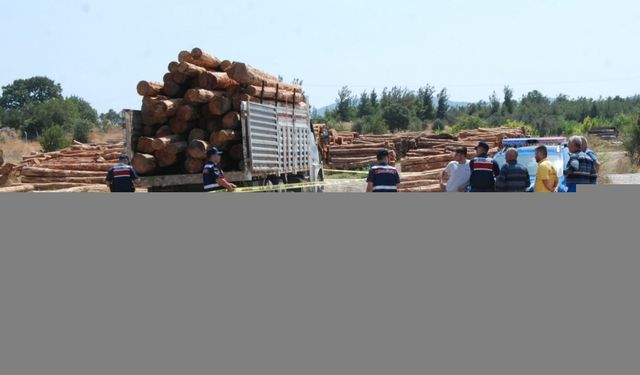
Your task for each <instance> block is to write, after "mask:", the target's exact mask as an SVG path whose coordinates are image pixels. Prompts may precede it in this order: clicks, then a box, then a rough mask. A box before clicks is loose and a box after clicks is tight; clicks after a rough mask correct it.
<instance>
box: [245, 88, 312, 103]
mask: <svg viewBox="0 0 640 375" xmlns="http://www.w3.org/2000/svg"><path fill="white" fill-rule="evenodd" d="M245 93H246V94H247V95H251V96H253V97H256V98H263V99H270V100H278V101H281V102H286V103H292V102H295V103H302V102H304V100H305V99H304V95H303V94H302V93H301V92H300V91H299V90H296V91H290V90H285V89H279V90H277V89H276V88H273V87H265V88H264V89H263V88H262V87H259V86H249V87H247V88H245Z"/></svg>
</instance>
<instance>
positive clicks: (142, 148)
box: [136, 137, 154, 154]
mask: <svg viewBox="0 0 640 375" xmlns="http://www.w3.org/2000/svg"><path fill="white" fill-rule="evenodd" d="M136 151H137V152H141V153H143V154H151V153H153V151H154V150H153V138H149V137H140V138H138V147H137V148H136Z"/></svg>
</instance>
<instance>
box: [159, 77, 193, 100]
mask: <svg viewBox="0 0 640 375" xmlns="http://www.w3.org/2000/svg"><path fill="white" fill-rule="evenodd" d="M163 81H164V84H165V87H166V85H167V83H168V82H173V83H177V84H178V85H180V86H186V85H188V84H189V83H190V81H191V77H189V76H188V75H187V74H184V73H180V72H177V73H168V74H165V75H164V78H163ZM164 93H165V94H167V95H169V93H168V92H167V91H166V90H165V91H164Z"/></svg>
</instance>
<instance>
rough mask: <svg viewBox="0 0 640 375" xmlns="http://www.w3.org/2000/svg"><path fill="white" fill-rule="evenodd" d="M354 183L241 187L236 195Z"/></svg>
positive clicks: (310, 183)
mask: <svg viewBox="0 0 640 375" xmlns="http://www.w3.org/2000/svg"><path fill="white" fill-rule="evenodd" d="M352 183H353V181H335V182H327V181H324V182H308V183H300V184H280V185H273V186H254V187H241V188H237V189H236V190H235V191H234V193H258V192H269V191H274V192H277V191H286V190H295V189H306V188H314V187H324V186H340V185H348V184H352ZM224 192H226V190H217V191H212V193H224Z"/></svg>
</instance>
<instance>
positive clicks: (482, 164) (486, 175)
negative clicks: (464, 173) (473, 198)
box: [469, 142, 500, 193]
mask: <svg viewBox="0 0 640 375" xmlns="http://www.w3.org/2000/svg"><path fill="white" fill-rule="evenodd" d="M489 150H490V147H489V145H488V144H487V143H486V142H480V143H479V144H478V146H477V147H476V153H477V156H476V157H475V158H474V159H473V160H471V162H470V163H469V168H471V181H470V185H471V192H473V193H489V192H495V191H496V177H498V176H499V175H500V165H498V162H497V161H495V160H493V159H492V158H490V157H489Z"/></svg>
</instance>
